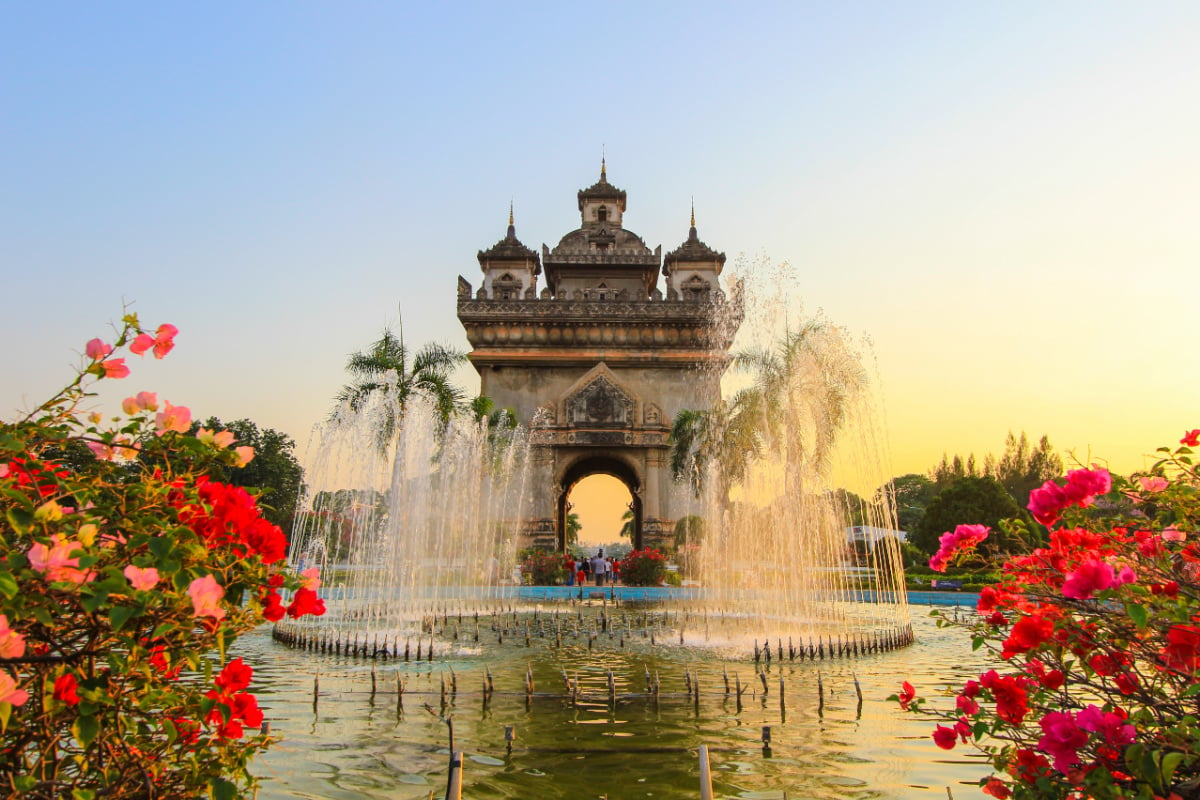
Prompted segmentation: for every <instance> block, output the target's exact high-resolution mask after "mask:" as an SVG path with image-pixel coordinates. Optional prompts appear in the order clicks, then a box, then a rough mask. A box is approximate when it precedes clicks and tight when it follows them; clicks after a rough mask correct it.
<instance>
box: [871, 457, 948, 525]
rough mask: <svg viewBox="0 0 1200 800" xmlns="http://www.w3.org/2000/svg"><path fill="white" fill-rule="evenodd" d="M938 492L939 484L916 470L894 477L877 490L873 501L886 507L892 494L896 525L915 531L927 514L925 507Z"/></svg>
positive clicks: (879, 505)
mask: <svg viewBox="0 0 1200 800" xmlns="http://www.w3.org/2000/svg"><path fill="white" fill-rule="evenodd" d="M936 494H937V484H935V483H934V482H933V481H932V480H930V479H929V478H928V477H926V476H924V475H921V474H919V473H916V472H910V473H908V474H906V475H900V476H899V477H896V478H892V480H891V481H890V482H889V483H887V484H885V485H883V486H880V487H879V488H878V489H876V490H875V496H874V498H873V502H874V503H875V505H876V506H878V507H881V508H882V507H884V504H885V503H886V502H887V500H888V496H889V495H890V496H891V498H892V500H894V501H895V503H896V527H898V528H899V529H900V530H902V531H910V532H911V531H915V530H916V529H917V526H918V525H920V523H921V518H922V517H924V516H925V508H926V507H927V506H928V505H929V501H930V500H932V499H933V498H934V495H936Z"/></svg>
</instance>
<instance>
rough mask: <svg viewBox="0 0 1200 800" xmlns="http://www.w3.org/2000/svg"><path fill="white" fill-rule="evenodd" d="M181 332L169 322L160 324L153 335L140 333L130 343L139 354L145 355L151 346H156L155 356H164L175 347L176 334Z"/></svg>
mask: <svg viewBox="0 0 1200 800" xmlns="http://www.w3.org/2000/svg"><path fill="white" fill-rule="evenodd" d="M177 333H179V329H178V328H176V327H175V326H174V325H171V324H169V323H164V324H162V325H159V326H158V330H157V331H155V332H154V335H153V336H151V335H150V334H148V333H139V334H138V335H137V338H135V339H134V340H133V342H132V344H130V345H129V349H130V351H131V352H133V353H135V354H137V355H139V356H140V355H145V353H146V351H147V350H149V349H150V348H151V347H153V348H154V357H155V358H162V357H163V356H165V355H166V354H167V353H169V352H171V349H172V348H173V347H175V335H176V334H177Z"/></svg>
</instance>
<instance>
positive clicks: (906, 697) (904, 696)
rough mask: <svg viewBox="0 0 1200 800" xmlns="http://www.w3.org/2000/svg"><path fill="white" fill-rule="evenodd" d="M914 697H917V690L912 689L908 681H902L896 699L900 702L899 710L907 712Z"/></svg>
mask: <svg viewBox="0 0 1200 800" xmlns="http://www.w3.org/2000/svg"><path fill="white" fill-rule="evenodd" d="M916 696H917V690H916V689H914V688H913V685H912V684H911V683H909V682H908V681H904V682H903V683H901V684H900V694H899V695H897V697H898V698H899V700H900V708H901V709H903V710H904V711H908V706H909V704H910V703H912V701H913V699H914V698H915V697H916Z"/></svg>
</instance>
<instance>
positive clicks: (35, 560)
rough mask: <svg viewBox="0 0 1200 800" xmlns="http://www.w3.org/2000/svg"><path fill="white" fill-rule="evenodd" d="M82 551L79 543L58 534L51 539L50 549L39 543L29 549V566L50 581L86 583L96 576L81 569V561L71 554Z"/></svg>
mask: <svg viewBox="0 0 1200 800" xmlns="http://www.w3.org/2000/svg"><path fill="white" fill-rule="evenodd" d="M81 549H82V546H81V545H80V544H79V542H75V541H71V540H68V539H65V538H64V537H63V536H62V534H58V533H56V534H54V536H52V537H50V546H49V547H47V546H46V545H44V544H42V543H40V542H37V543H35V544H33V545H32V546H31V547H30V548H29V553H28V556H29V566H30V567H32V568H33V569H34V571H36V572H40V573H42V574H43V575H44V576H45V578H46V580H48V581H67V582H68V583H86V582H87V581H90V580H92V578H93V577H95V576H94V574H93V573H91V572H88V571H86V570H82V569H79V559H78V558H77V557H76V558H71V553H73V552H75V551H78V550H81Z"/></svg>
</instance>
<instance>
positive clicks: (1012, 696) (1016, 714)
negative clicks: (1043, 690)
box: [979, 669, 1029, 725]
mask: <svg viewBox="0 0 1200 800" xmlns="http://www.w3.org/2000/svg"><path fill="white" fill-rule="evenodd" d="M979 683H980V685H981V686H983V688H985V689H987V690H989V691H990V692H991V693H992V699H993V700H994V701H995V702H996V716H998V717H999V718H1000V719H1002V720H1004V721H1005V722H1008V723H1010V724H1012V725H1020V724H1021V722H1022V721H1023V720H1024V719H1025V715H1026V714H1027V713H1029V693H1028V692H1027V691H1026V690H1025V686H1024V682H1023V681H1022V680H1021V679H1019V678H1014V677H1011V676H1008V675H1000V674H999V673H997V672H996V670H994V669H990V670H988V671H987V672H985V673H983V674H982V675H980V676H979Z"/></svg>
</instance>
